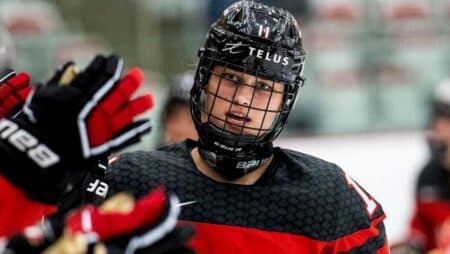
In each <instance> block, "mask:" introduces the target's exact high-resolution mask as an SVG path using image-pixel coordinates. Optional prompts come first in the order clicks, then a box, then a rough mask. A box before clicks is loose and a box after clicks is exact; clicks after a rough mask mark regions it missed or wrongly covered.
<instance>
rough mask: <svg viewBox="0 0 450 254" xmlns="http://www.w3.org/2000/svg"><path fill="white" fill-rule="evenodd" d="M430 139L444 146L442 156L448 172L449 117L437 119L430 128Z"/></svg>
mask: <svg viewBox="0 0 450 254" xmlns="http://www.w3.org/2000/svg"><path fill="white" fill-rule="evenodd" d="M430 138H431V139H432V140H433V141H434V142H438V143H441V144H443V145H445V146H446V153H445V154H444V158H443V161H444V164H445V166H446V167H447V168H448V169H449V170H450V117H437V118H436V119H434V121H433V123H432V126H431V133H430Z"/></svg>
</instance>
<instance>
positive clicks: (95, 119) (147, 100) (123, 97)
mask: <svg viewBox="0 0 450 254" xmlns="http://www.w3.org/2000/svg"><path fill="white" fill-rule="evenodd" d="M143 79H144V78H143V74H142V71H141V70H140V69H139V68H133V69H131V70H130V71H129V72H128V73H127V74H126V75H125V76H124V78H123V79H122V80H121V81H119V84H118V85H117V86H116V87H115V88H114V90H112V91H111V93H110V94H109V95H108V96H107V97H106V98H105V99H104V100H103V101H101V102H100V103H99V105H98V107H96V109H95V110H94V111H93V112H92V113H91V115H90V117H89V119H88V125H87V128H88V133H89V143H90V145H91V146H98V145H101V144H103V143H105V142H106V141H108V140H110V139H111V138H112V137H113V136H114V135H115V134H117V133H119V132H120V131H121V130H122V129H123V128H124V127H126V126H128V125H129V124H131V123H132V121H133V119H134V118H135V117H136V116H137V115H139V114H141V113H143V112H145V111H147V110H149V109H151V108H152V107H153V99H152V97H151V95H145V96H141V97H138V98H136V99H134V100H131V101H130V99H131V97H132V95H133V93H134V92H135V91H136V90H137V89H138V88H139V87H140V86H141V84H142V82H143Z"/></svg>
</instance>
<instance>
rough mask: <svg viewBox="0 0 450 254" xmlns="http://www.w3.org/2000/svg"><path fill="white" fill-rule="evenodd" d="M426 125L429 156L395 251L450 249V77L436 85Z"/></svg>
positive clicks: (423, 251)
mask: <svg viewBox="0 0 450 254" xmlns="http://www.w3.org/2000/svg"><path fill="white" fill-rule="evenodd" d="M429 128H430V129H429V136H428V143H429V145H430V159H429V161H428V162H427V164H426V165H425V166H424V168H423V169H422V170H421V172H420V174H419V177H418V180H417V185H416V204H415V210H414V214H413V218H412V220H411V223H410V230H409V235H408V237H407V240H406V242H405V244H402V245H399V246H398V247H397V248H396V253H411V254H413V253H426V252H428V251H430V250H433V249H436V248H438V249H441V250H443V249H450V244H449V240H450V182H449V180H450V149H449V148H450V80H447V81H444V82H442V83H441V84H439V85H438V86H437V87H436V90H435V95H434V100H433V113H432V118H431V121H430V127H429ZM437 253H439V252H437ZM442 253H447V252H442Z"/></svg>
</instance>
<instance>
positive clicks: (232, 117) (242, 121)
mask: <svg viewBox="0 0 450 254" xmlns="http://www.w3.org/2000/svg"><path fill="white" fill-rule="evenodd" d="M225 115H226V123H227V124H228V126H229V127H230V129H231V130H232V131H239V132H241V130H242V128H244V126H245V125H246V124H247V123H248V122H250V121H251V119H250V118H249V117H248V116H247V114H244V113H239V112H231V111H230V112H228V113H226V114H225Z"/></svg>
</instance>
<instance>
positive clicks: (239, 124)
mask: <svg viewBox="0 0 450 254" xmlns="http://www.w3.org/2000/svg"><path fill="white" fill-rule="evenodd" d="M284 87H285V86H284V85H283V84H282V83H279V82H273V81H272V80H266V79H262V78H257V77H256V76H253V75H249V74H246V73H243V72H239V71H235V70H232V69H229V68H225V67H223V66H215V67H214V69H213V73H212V74H211V77H210V79H209V82H208V85H207V87H206V93H207V97H206V112H208V113H209V117H208V121H210V122H212V123H213V124H214V125H216V126H218V127H220V128H224V129H226V130H227V131H230V132H233V133H237V134H241V133H242V134H247V135H253V136H257V137H262V136H264V134H266V133H268V132H269V131H270V128H271V126H272V123H273V121H274V120H275V118H276V117H277V116H278V115H279V111H280V110H281V107H282V101H283V91H284Z"/></svg>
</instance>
